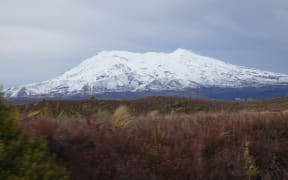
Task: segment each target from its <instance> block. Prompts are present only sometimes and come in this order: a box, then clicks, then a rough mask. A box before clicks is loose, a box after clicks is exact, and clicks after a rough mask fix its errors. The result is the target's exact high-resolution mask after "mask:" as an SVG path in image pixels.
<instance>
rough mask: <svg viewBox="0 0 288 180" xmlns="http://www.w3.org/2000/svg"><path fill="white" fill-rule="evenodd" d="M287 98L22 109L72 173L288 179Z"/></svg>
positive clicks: (25, 121)
mask: <svg viewBox="0 0 288 180" xmlns="http://www.w3.org/2000/svg"><path fill="white" fill-rule="evenodd" d="M268 102H269V103H270V104H268ZM280 102H281V103H282V104H281V103H280ZM43 104H45V106H44V105H43ZM80 104H81V105H80ZM107 104H108V105H107ZM121 104H122V105H125V106H120V105H121ZM175 104H176V105H175ZM284 104H286V107H285V105H284ZM287 104H288V103H287V99H285V100H282V99H275V100H269V101H268V100H267V101H253V102H218V101H209V100H187V99H186V100H185V99H173V98H166V99H165V98H149V99H145V100H138V101H136V100H134V101H112V100H111V101H97V100H89V101H88V100H87V101H82V102H77V101H71V102H68V101H49V102H46V101H42V102H41V103H38V104H36V105H35V107H34V108H32V107H33V105H32V104H30V105H26V106H21V107H20V112H21V117H22V119H23V121H22V122H23V123H22V125H23V128H25V129H26V130H27V131H32V132H34V133H36V134H38V135H41V136H43V137H45V138H46V139H47V140H48V147H49V150H50V152H51V153H53V154H55V156H56V159H57V161H58V163H60V164H62V165H64V166H65V167H66V168H67V170H68V171H69V173H70V177H71V179H79V180H80V179H137V180H138V179H143V180H144V179H145V180H146V179H157V180H158V179H196V180H197V179H199V180H200V179H201V180H202V179H203V180H206V179H221V180H225V179H227V180H228V179H229V180H230V179H265V180H266V179H267V180H269V179H288V154H287V152H288V114H287V113H284V112H281V111H284V109H287ZM281 105H282V106H284V107H281ZM82 106H85V108H83V107H82ZM118 106H120V108H118V109H117V108H116V107H118ZM45 107H46V108H45ZM181 108H182V109H181ZM77 109H78V110H77ZM177 109H178V110H177ZM39 110H41V112H37V111H39ZM248 110H249V111H248ZM257 111H259V112H257ZM260 111H261V112H260ZM263 111H267V112H265V113H263ZM270 111H275V112H270ZM68 112H69V113H68Z"/></svg>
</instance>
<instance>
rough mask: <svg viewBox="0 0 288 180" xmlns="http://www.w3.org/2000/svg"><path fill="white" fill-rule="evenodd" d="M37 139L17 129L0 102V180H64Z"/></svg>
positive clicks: (42, 144) (8, 111) (62, 173)
mask: <svg viewBox="0 0 288 180" xmlns="http://www.w3.org/2000/svg"><path fill="white" fill-rule="evenodd" d="M46 148H47V146H46V143H45V141H44V140H43V139H41V138H40V137H36V136H33V135H32V134H28V133H25V132H24V131H23V130H21V128H20V126H19V124H18V121H17V119H16V118H15V116H14V114H13V111H12V110H11V108H9V107H7V106H6V105H4V104H2V103H1V102H0V179H13V180H14V179H23V180H26V179H27V180H34V179H47V180H49V179H51V180H54V179H57V180H58V179H68V177H67V175H66V172H65V169H64V168H61V167H59V166H57V165H56V164H55V162H54V160H53V158H51V157H49V155H48V153H47V151H46Z"/></svg>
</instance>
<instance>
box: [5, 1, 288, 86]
mask: <svg viewBox="0 0 288 180" xmlns="http://www.w3.org/2000/svg"><path fill="white" fill-rule="evenodd" d="M287 32H288V1H287V0H241V1H239V0H145V1H144V0H142V1H136V0H117V1H115V0H113V1H112V0H102V1H100V0H49V1H47V0H25V1H23V0H0V84H2V86H4V88H8V87H12V86H17V85H21V84H26V83H31V82H37V81H42V80H47V79H49V78H53V77H56V76H58V75H60V74H62V73H63V72H65V71H67V70H69V69H71V68H72V67H74V66H76V65H78V64H79V63H81V62H82V61H83V60H85V59H86V58H88V57H91V56H93V55H96V54H97V53H98V52H99V51H103V50H126V51H133V52H148V51H156V52H159V51H163V52H171V51H174V50H175V49H177V48H184V49H188V50H190V51H192V52H195V53H198V54H201V55H205V56H210V57H214V58H217V59H220V60H223V61H225V62H229V63H233V64H237V65H241V66H247V67H253V68H258V69H263V70H269V71H273V72H280V73H287V74H288V33H287Z"/></svg>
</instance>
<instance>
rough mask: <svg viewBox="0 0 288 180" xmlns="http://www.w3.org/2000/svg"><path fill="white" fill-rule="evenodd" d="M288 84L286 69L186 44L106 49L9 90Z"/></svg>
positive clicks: (48, 92) (51, 93) (100, 91)
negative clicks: (239, 61)
mask: <svg viewBox="0 0 288 180" xmlns="http://www.w3.org/2000/svg"><path fill="white" fill-rule="evenodd" d="M287 87H288V75H286V74H279V73H273V72H268V71H262V70H257V69H251V68H246V67H241V66H237V65H232V64H229V63H225V62H223V61H220V60H217V59H213V58H210V57H205V56H201V55H198V54H195V53H193V52H190V51H188V50H185V49H177V50H175V51H174V52H171V53H162V52H159V53H158V52H148V53H132V52H126V51H103V52H100V53H98V54H97V55H96V56H94V57H91V58H89V59H87V60H85V61H83V62H82V63H81V64H80V65H78V66H77V67H75V68H73V69H71V70H69V71H67V72H65V73H64V74H62V75H60V76H59V77H56V78H53V79H50V80H47V81H43V82H38V83H32V84H28V85H23V86H19V87H14V88H9V89H7V90H6V92H5V96H6V97H8V98H13V97H57V98H65V97H67V98H69V97H87V96H91V95H95V96H96V97H97V96H99V97H102V96H103V95H104V96H105V97H117V94H118V95H119V96H123V97H125V96H134V95H137V94H138V95H139V96H142V95H145V94H148V95H154V94H157V95H166V94H168V95H184V96H189V94H190V95H191V93H192V92H197V91H196V90H198V91H203V92H206V91H207V92H208V93H202V95H203V94H204V96H208V97H209V92H210V94H211V93H212V94H213V93H214V94H215V93H216V94H217V92H223V91H224V93H226V94H227V93H228V94H229V92H230V93H231V92H237V93H236V95H235V97H237V94H238V95H239V92H238V91H240V90H241V92H242V91H244V92H245V91H247V90H250V91H251V92H254V93H255V94H259V93H261V91H259V90H261V89H265V90H266V91H267V90H268V92H269V91H271V89H272V90H273V92H275V91H274V90H275V89H276V91H279V88H280V91H281V93H282V94H281V93H280V94H281V95H283V92H286V90H287V92H288V88H287ZM227 90H229V91H227ZM250 91H249V92H250ZM266 91H265V92H266ZM282 91H283V92H282ZM262 93H264V92H262ZM200 94H201V93H200ZM232 94H233V93H232ZM284 95H286V94H284ZM233 96H234V95H232V98H234V97H233ZM211 97H213V96H211Z"/></svg>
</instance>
